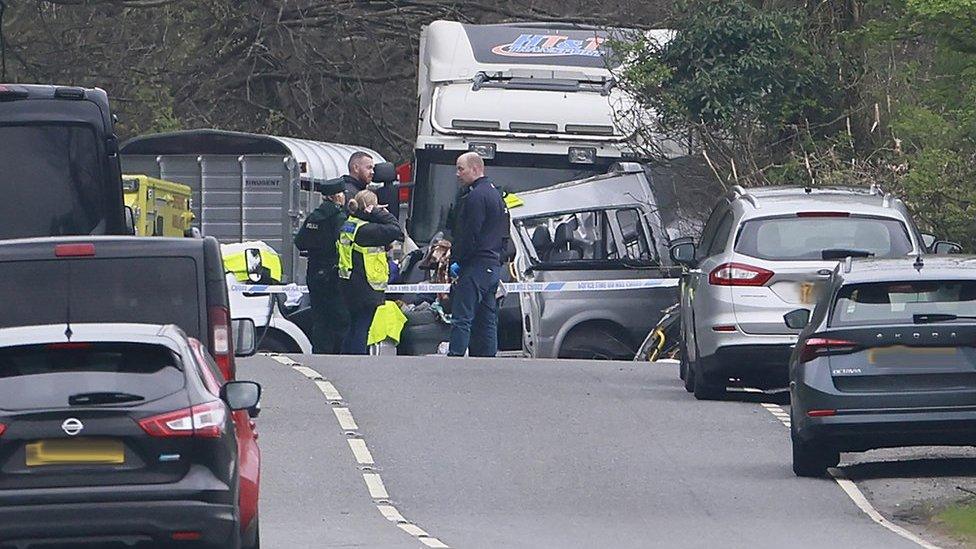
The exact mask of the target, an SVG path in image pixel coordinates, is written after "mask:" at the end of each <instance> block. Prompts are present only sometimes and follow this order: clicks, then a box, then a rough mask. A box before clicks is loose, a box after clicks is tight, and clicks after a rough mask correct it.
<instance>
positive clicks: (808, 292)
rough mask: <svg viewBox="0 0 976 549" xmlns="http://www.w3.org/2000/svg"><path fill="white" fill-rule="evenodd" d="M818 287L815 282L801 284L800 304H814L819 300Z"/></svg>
mask: <svg viewBox="0 0 976 549" xmlns="http://www.w3.org/2000/svg"><path fill="white" fill-rule="evenodd" d="M816 289H817V286H816V285H815V284H814V283H813V282H804V283H803V284H800V303H813V302H815V301H816V300H817V295H816Z"/></svg>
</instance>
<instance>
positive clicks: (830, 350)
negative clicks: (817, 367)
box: [800, 337, 859, 362]
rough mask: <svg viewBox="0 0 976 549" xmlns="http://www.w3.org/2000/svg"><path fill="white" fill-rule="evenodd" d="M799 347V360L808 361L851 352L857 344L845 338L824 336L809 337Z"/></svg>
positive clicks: (856, 347)
mask: <svg viewBox="0 0 976 549" xmlns="http://www.w3.org/2000/svg"><path fill="white" fill-rule="evenodd" d="M801 345H802V347H801V348H800V362H810V361H811V360H813V359H815V358H817V357H820V356H826V355H842V354H846V353H852V352H854V351H856V350H857V349H858V347H859V346H858V344H857V343H855V342H853V341H848V340H846V339H830V338H825V337H811V338H810V339H807V340H806V341H804V342H803V343H801Z"/></svg>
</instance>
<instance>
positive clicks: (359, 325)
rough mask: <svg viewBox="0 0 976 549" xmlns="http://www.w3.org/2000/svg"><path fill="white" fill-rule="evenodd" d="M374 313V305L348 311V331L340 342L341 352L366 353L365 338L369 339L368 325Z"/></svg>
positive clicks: (348, 353) (345, 353)
mask: <svg viewBox="0 0 976 549" xmlns="http://www.w3.org/2000/svg"><path fill="white" fill-rule="evenodd" d="M375 315H376V308H375V307H360V308H359V309H355V310H352V311H349V317H350V318H349V321H350V322H349V331H348V332H346V339H345V340H344V341H343V342H342V354H344V355H365V354H366V340H367V339H369V327H370V326H371V325H372V324H373V317H374V316H375Z"/></svg>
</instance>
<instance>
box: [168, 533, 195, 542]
mask: <svg viewBox="0 0 976 549" xmlns="http://www.w3.org/2000/svg"><path fill="white" fill-rule="evenodd" d="M170 537H171V538H173V540H175V541H197V540H199V539H201V538H203V534H202V533H200V532H173V533H172V534H170Z"/></svg>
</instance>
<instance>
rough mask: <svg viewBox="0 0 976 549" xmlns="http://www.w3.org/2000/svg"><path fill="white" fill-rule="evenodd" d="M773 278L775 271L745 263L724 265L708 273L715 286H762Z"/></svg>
mask: <svg viewBox="0 0 976 549" xmlns="http://www.w3.org/2000/svg"><path fill="white" fill-rule="evenodd" d="M772 277H773V271H769V270H766V269H763V268H761V267H753V266H752V265H746V264H744V263H723V264H721V265H719V266H718V267H715V269H714V270H712V272H710V273H708V283H709V284H711V285H713V286H762V285H763V284H765V283H766V282H769V279H770V278H772Z"/></svg>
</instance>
